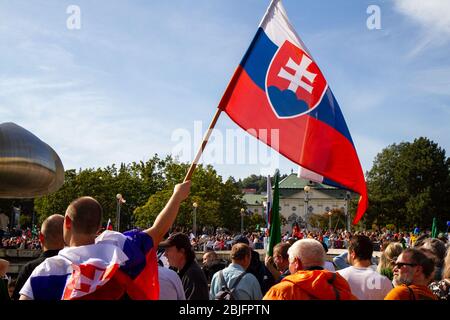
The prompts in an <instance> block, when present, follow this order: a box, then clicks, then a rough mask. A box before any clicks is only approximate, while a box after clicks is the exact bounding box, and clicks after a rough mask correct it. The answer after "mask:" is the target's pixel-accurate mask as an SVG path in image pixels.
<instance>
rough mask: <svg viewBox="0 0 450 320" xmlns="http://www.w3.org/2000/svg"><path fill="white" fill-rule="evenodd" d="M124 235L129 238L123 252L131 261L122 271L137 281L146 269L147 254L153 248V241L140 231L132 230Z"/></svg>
mask: <svg viewBox="0 0 450 320" xmlns="http://www.w3.org/2000/svg"><path fill="white" fill-rule="evenodd" d="M123 234H124V235H125V236H126V237H127V239H126V240H125V243H124V245H123V252H125V254H126V255H127V257H128V258H129V260H127V261H126V262H125V265H123V266H121V267H120V270H122V271H123V272H125V273H126V274H128V275H129V276H130V277H131V278H132V279H135V278H136V277H137V276H138V275H139V274H140V273H141V272H142V270H144V268H145V265H146V258H147V254H148V253H149V252H150V250H151V249H152V248H153V239H152V238H151V237H150V236H149V235H148V234H146V233H145V232H142V231H139V230H131V231H127V232H124V233H123Z"/></svg>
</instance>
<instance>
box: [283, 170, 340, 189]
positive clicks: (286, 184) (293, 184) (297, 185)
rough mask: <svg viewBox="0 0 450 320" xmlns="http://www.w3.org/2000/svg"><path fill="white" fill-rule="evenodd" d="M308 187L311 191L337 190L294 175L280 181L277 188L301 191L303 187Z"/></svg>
mask: <svg viewBox="0 0 450 320" xmlns="http://www.w3.org/2000/svg"><path fill="white" fill-rule="evenodd" d="M307 185H308V186H310V187H311V188H313V189H331V190H334V189H337V188H335V187H332V186H329V185H326V184H323V183H317V182H314V181H311V180H306V179H301V178H299V177H298V176H297V174H295V173H291V174H290V175H288V176H287V177H286V178H284V179H283V180H281V181H280V184H279V188H280V189H303V188H304V187H305V186H307Z"/></svg>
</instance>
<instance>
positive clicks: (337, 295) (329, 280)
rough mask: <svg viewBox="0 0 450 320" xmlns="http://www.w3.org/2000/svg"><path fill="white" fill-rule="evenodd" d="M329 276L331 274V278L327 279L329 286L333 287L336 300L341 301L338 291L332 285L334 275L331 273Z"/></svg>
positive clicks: (334, 278)
mask: <svg viewBox="0 0 450 320" xmlns="http://www.w3.org/2000/svg"><path fill="white" fill-rule="evenodd" d="M331 274H332V276H331V278H330V279H328V283H329V284H331V286H332V287H333V290H334V294H335V295H336V300H341V295H340V293H339V291H338V289H337V288H336V287H335V286H334V284H333V282H334V280H336V273H335V272H331Z"/></svg>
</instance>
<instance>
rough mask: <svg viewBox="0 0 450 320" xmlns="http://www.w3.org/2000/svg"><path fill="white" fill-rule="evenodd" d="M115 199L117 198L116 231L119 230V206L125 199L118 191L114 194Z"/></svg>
mask: <svg viewBox="0 0 450 320" xmlns="http://www.w3.org/2000/svg"><path fill="white" fill-rule="evenodd" d="M116 199H117V210H116V212H117V214H116V226H117V231H119V232H120V206H121V205H122V203H125V199H124V198H123V197H122V194H120V193H118V194H116Z"/></svg>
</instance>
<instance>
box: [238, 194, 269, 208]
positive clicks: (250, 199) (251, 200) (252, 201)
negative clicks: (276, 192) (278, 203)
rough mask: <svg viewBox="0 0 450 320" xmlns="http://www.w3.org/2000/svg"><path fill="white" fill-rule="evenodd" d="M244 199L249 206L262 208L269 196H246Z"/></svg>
mask: <svg viewBox="0 0 450 320" xmlns="http://www.w3.org/2000/svg"><path fill="white" fill-rule="evenodd" d="M242 198H243V199H244V201H245V202H246V203H247V204H248V205H253V206H258V205H259V206H262V204H263V201H265V200H266V198H267V196H266V195H264V194H244V196H243V197H242Z"/></svg>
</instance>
